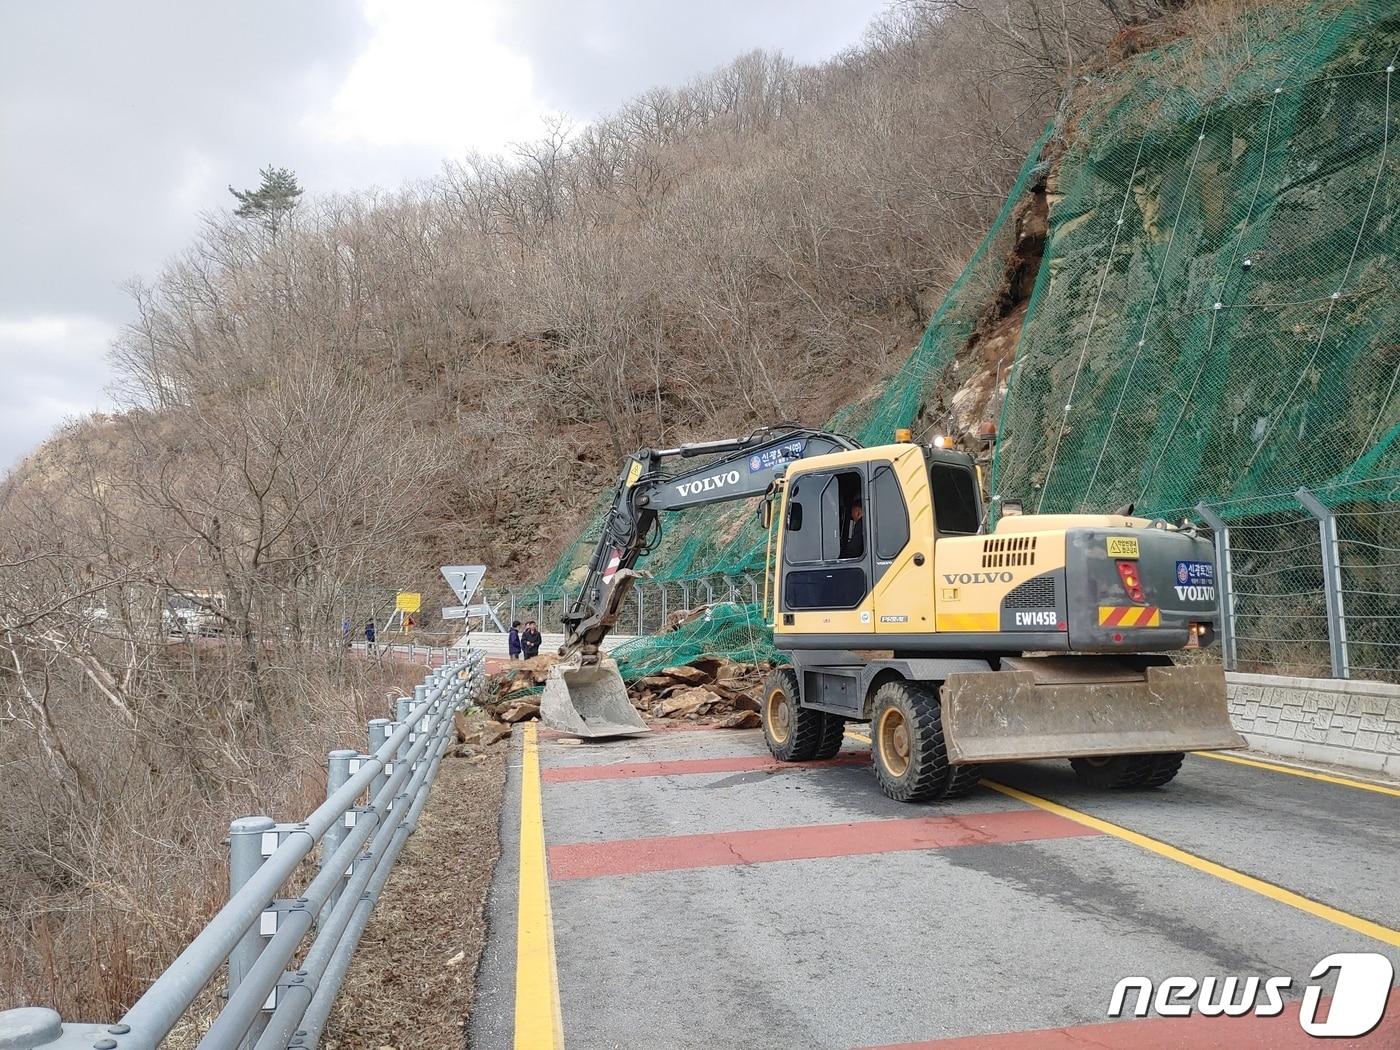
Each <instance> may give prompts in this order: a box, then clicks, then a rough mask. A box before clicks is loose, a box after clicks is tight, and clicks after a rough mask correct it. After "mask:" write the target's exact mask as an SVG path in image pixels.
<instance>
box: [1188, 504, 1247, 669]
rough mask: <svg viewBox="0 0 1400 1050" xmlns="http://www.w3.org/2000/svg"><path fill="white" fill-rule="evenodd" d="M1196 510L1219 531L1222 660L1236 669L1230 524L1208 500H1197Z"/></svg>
mask: <svg viewBox="0 0 1400 1050" xmlns="http://www.w3.org/2000/svg"><path fill="white" fill-rule="evenodd" d="M1196 510H1197V512H1199V513H1200V515H1201V517H1203V518H1205V519H1206V524H1207V525H1209V526H1210V527H1211V531H1212V532H1214V533H1215V567H1216V571H1217V572H1219V573H1220V578H1219V579H1218V580H1216V581H1215V601H1216V605H1217V607H1218V609H1219V616H1220V661H1221V663H1223V664H1224V665H1225V670H1227V671H1233V670H1234V669H1235V666H1236V664H1237V663H1238V654H1237V653H1236V652H1235V588H1234V577H1233V575H1232V572H1233V569H1232V568H1231V565H1230V526H1228V525H1226V524H1225V519H1224V518H1222V517H1221V516H1220V515H1219V514H1217V513H1215V511H1213V510H1211V509H1210V508H1209V507H1207V506H1206V505H1205V504H1204V503H1197V504H1196Z"/></svg>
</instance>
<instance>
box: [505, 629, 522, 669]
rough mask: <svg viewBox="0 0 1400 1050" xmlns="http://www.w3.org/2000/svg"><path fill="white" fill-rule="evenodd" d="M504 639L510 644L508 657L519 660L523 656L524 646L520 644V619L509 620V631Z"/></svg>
mask: <svg viewBox="0 0 1400 1050" xmlns="http://www.w3.org/2000/svg"><path fill="white" fill-rule="evenodd" d="M506 641H507V643H508V644H509V645H510V658H511V659H512V660H520V659H523V658H524V654H525V648H524V647H523V646H522V645H521V644H520V621H519V620H512V621H511V622H510V633H509V634H507V635H506Z"/></svg>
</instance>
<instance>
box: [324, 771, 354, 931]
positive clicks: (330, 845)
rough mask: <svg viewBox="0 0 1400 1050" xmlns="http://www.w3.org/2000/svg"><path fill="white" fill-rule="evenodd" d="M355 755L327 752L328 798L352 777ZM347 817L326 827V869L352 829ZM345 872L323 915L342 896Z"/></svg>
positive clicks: (328, 912)
mask: <svg viewBox="0 0 1400 1050" xmlns="http://www.w3.org/2000/svg"><path fill="white" fill-rule="evenodd" d="M354 757H355V752H353V751H347V750H337V751H330V752H327V754H326V798H330V797H331V796H332V795H334V794H335V793H336V792H337V791H339V790H340V789H341V788H343V787H344V786H345V782H346V781H347V780H349V779H350V760H351V759H353V758H354ZM346 819H347V817H346V814H344V813H342V814H341V815H340V817H339V819H337V820H336V822H335V823H334V824H332V825H331V826H330V827H328V828H327V829H326V834H325V837H324V838H322V839H321V868H322V870H325V867H326V864H327V862H328V861H329V860H330V859H331V857H332V856H333V855H334V854H335V851H336V850H337V849H339V848H340V844H341V843H342V842H344V841H345V836H346V835H347V834H348V833H349V831H350V829H349V827H347V826H346V823H345V821H346ZM345 878H346V876H345V872H343V871H342V872H341V873H340V879H339V881H338V882H337V883H336V887H335V889H333V890H331V893H330V896H328V897H327V898H326V905H325V907H324V908H322V909H321V916H320V917H324V916H327V915H329V914H330V913H331V909H332V908H334V907H335V902H336V901H337V900H338V899H339V898H340V891H341V889H342V888H343V887H344V885H345Z"/></svg>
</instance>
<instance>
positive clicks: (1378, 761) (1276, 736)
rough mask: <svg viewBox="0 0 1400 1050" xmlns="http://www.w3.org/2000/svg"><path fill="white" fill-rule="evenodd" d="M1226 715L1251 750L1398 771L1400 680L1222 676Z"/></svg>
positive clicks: (1387, 771) (1314, 760)
mask: <svg viewBox="0 0 1400 1050" xmlns="http://www.w3.org/2000/svg"><path fill="white" fill-rule="evenodd" d="M1226 680H1227V682H1228V691H1229V694H1230V717H1231V718H1232V719H1233V720H1234V723H1235V728H1236V729H1238V730H1239V731H1240V732H1241V733H1243V734H1244V735H1245V737H1246V739H1248V740H1249V744H1250V746H1251V747H1256V748H1258V749H1260V750H1261V751H1270V752H1272V753H1274V754H1276V755H1282V756H1285V757H1289V758H1297V759H1302V760H1303V761H1306V762H1334V763H1336V764H1338V765H1344V766H1351V767H1353V768H1355V769H1368V770H1373V771H1375V772H1381V773H1386V774H1388V775H1390V776H1400V685H1387V684H1385V683H1383V682H1359V681H1342V680H1340V679H1336V678H1288V677H1284V676H1282V675H1267V674H1240V673H1230V674H1227V675H1226Z"/></svg>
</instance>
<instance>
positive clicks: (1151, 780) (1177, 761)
mask: <svg viewBox="0 0 1400 1050" xmlns="http://www.w3.org/2000/svg"><path fill="white" fill-rule="evenodd" d="M1154 757H1155V758H1156V759H1157V762H1156V764H1155V765H1154V766H1153V767H1152V772H1151V773H1149V774H1148V775H1147V776H1146V777H1145V778H1144V779H1143V782H1142V784H1141V785H1140V786H1141V787H1145V788H1157V787H1161V786H1162V785H1163V784H1168V783H1170V782H1171V781H1172V780H1173V779H1175V778H1176V775H1177V774H1178V773H1179V772H1181V763H1183V762H1185V761H1186V752H1185V751H1170V752H1168V753H1167V754H1165V755H1156V756H1154Z"/></svg>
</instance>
